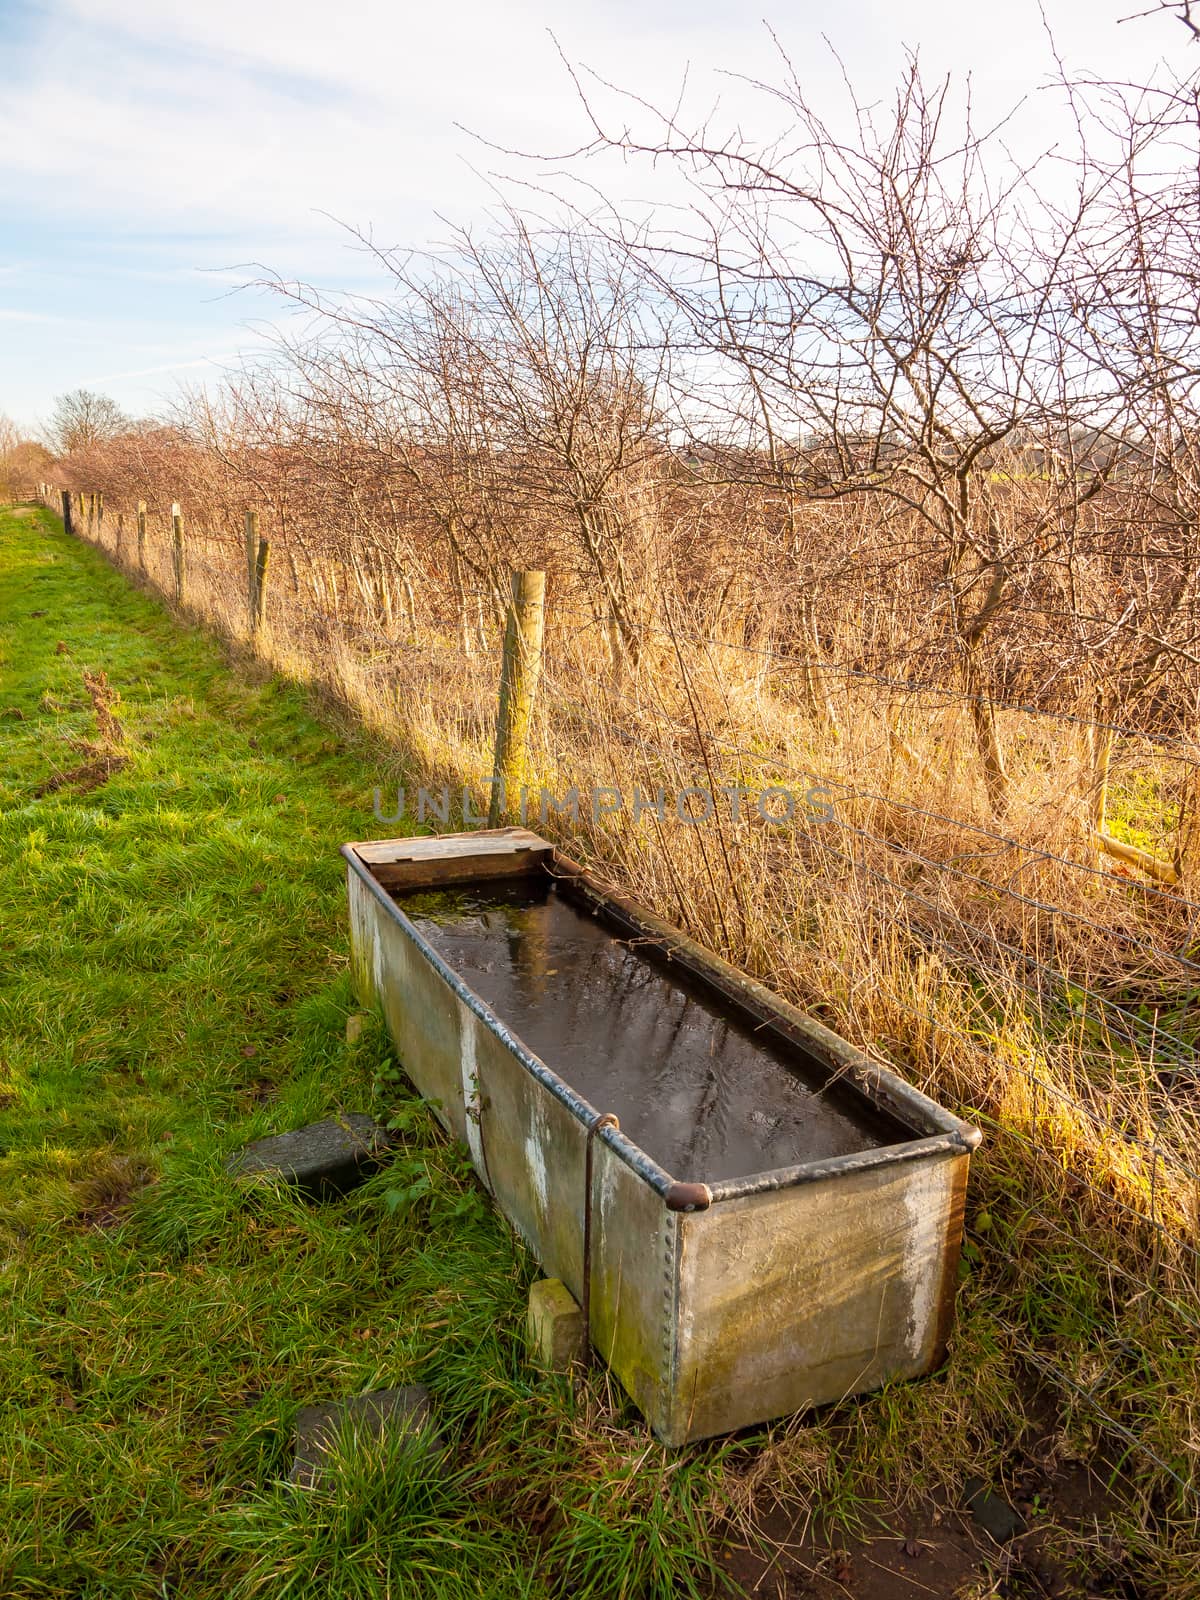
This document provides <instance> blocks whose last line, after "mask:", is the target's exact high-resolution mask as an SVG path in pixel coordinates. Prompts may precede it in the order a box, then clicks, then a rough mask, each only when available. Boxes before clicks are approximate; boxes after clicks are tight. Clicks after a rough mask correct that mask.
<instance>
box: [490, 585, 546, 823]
mask: <svg viewBox="0 0 1200 1600" xmlns="http://www.w3.org/2000/svg"><path fill="white" fill-rule="evenodd" d="M545 596H546V574H545V573H544V572H514V573H513V575H512V603H511V604H510V605H509V608H508V624H507V626H506V628H505V630H504V662H503V665H502V666H501V669H500V709H499V713H498V715H497V717H496V759H495V765H494V768H493V772H492V799H491V805H490V806H489V807H488V827H489V828H495V827H498V826H499V825H500V819H501V817H502V816H503V815H504V814H505V813H506V812H508V813H511V811H512V809H513V804H512V801H513V799H514V798H516V799H517V800H518V803H519V796H520V792H521V786H522V784H523V783H524V782H525V780H526V777H527V775H528V771H529V724H530V721H531V719H532V716H533V701H534V696H535V695H536V693H537V685H538V678H539V676H540V674H541V670H542V632H543V628H544V624H545Z"/></svg>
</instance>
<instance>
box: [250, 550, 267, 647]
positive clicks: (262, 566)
mask: <svg viewBox="0 0 1200 1600" xmlns="http://www.w3.org/2000/svg"><path fill="white" fill-rule="evenodd" d="M270 559H271V541H270V540H269V539H260V540H259V541H258V553H257V555H256V557H255V562H254V619H253V621H252V623H251V630H252V632H254V633H257V632H258V630H259V629H260V628H261V627H262V620H263V617H264V616H265V615H266V609H267V564H268V562H269V561H270Z"/></svg>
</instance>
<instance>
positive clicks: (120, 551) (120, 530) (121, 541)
mask: <svg viewBox="0 0 1200 1600" xmlns="http://www.w3.org/2000/svg"><path fill="white" fill-rule="evenodd" d="M124 554H125V513H124V512H123V511H118V512H117V549H116V556H117V560H118V561H120V560H122V558H123V557H124Z"/></svg>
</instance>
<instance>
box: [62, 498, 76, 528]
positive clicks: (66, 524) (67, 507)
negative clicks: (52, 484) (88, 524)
mask: <svg viewBox="0 0 1200 1600" xmlns="http://www.w3.org/2000/svg"><path fill="white" fill-rule="evenodd" d="M59 493H60V494H61V495H62V519H63V528H64V529H65V530H66V532H67V533H74V532H75V528H74V525H73V523H72V520H71V491H70V489H60V490H59Z"/></svg>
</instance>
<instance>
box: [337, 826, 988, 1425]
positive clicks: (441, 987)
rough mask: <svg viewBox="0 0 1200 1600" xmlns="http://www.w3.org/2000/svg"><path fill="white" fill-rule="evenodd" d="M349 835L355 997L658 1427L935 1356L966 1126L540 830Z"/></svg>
mask: <svg viewBox="0 0 1200 1600" xmlns="http://www.w3.org/2000/svg"><path fill="white" fill-rule="evenodd" d="M342 853H343V855H344V856H345V858H346V861H347V864H348V868H349V873H348V879H349V897H350V927H351V942H352V951H353V964H354V973H355V980H356V984H357V987H358V990H359V993H360V995H361V997H362V998H363V1000H364V1001H366V1002H367V1003H372V1002H374V1003H377V1004H378V1005H379V1006H380V1007H381V1009H382V1011H383V1014H384V1016H385V1018H386V1020H387V1024H388V1027H389V1029H390V1031H391V1034H392V1037H393V1039H394V1041H395V1045H396V1049H397V1053H398V1056H399V1060H400V1062H401V1064H402V1066H403V1067H404V1069H405V1071H406V1072H407V1073H408V1075H409V1076H410V1078H411V1079H412V1081H413V1083H414V1085H415V1086H416V1088H417V1089H418V1091H419V1092H420V1093H421V1094H422V1095H423V1096H424V1097H425V1098H427V1099H428V1100H429V1101H430V1103H431V1105H432V1107H433V1109H434V1111H435V1113H436V1115H437V1116H438V1117H439V1119H440V1120H441V1122H442V1123H443V1124H444V1125H445V1127H446V1128H447V1129H448V1130H449V1131H450V1132H451V1133H452V1134H454V1135H455V1136H456V1137H457V1138H458V1139H460V1140H462V1141H463V1142H464V1143H465V1144H466V1145H467V1146H468V1147H469V1149H470V1151H471V1155H472V1158H473V1161H474V1165H475V1168H476V1170H477V1172H478V1174H479V1177H480V1178H481V1180H482V1182H483V1183H484V1184H485V1185H486V1187H487V1188H488V1190H489V1191H490V1192H491V1194H492V1196H493V1197H494V1199H495V1201H496V1203H497V1205H498V1206H499V1207H500V1209H501V1210H502V1211H503V1212H504V1214H505V1215H506V1216H507V1217H508V1218H509V1219H510V1220H511V1222H512V1223H513V1224H514V1225H515V1226H516V1228H517V1229H518V1230H519V1231H520V1233H521V1234H522V1235H523V1236H524V1238H525V1239H526V1240H527V1241H528V1243H529V1245H530V1246H531V1248H532V1249H533V1251H534V1253H535V1254H536V1256H537V1258H538V1259H539V1261H540V1262H541V1263H542V1265H543V1267H544V1268H545V1270H546V1272H547V1273H548V1274H549V1275H550V1276H552V1277H556V1278H560V1279H562V1281H563V1282H564V1283H565V1284H566V1285H567V1287H568V1288H569V1289H570V1291H571V1293H572V1294H573V1295H574V1296H575V1298H576V1299H577V1300H578V1301H579V1303H580V1305H581V1306H582V1307H583V1309H584V1314H585V1317H586V1320H587V1326H588V1329H589V1334H590V1338H591V1341H592V1344H593V1346H594V1348H595V1349H596V1351H597V1352H598V1353H599V1355H600V1356H601V1357H602V1358H603V1359H604V1360H605V1361H606V1362H607V1363H608V1364H609V1366H610V1367H611V1368H612V1370H613V1371H614V1372H615V1373H616V1375H617V1377H618V1378H619V1379H620V1381H621V1383H622V1384H623V1385H624V1387H625V1389H626V1390H627V1391H628V1393H629V1394H630V1395H631V1396H632V1398H633V1400H634V1401H635V1402H636V1403H637V1405H638V1406H639V1407H640V1409H641V1410H642V1412H643V1413H644V1414H645V1416H646V1417H647V1418H648V1420H649V1421H650V1423H651V1425H652V1426H653V1428H654V1430H655V1432H656V1433H657V1434H658V1436H659V1437H660V1438H661V1439H662V1440H663V1441H664V1442H666V1443H667V1444H670V1445H681V1444H684V1443H686V1442H688V1441H689V1440H693V1439H702V1438H706V1437H709V1436H711V1435H713V1434H719V1433H725V1432H728V1431H731V1430H733V1429H737V1428H741V1427H745V1426H747V1425H749V1424H753V1423H759V1422H765V1421H768V1420H770V1419H771V1418H774V1417H780V1416H784V1415H787V1414H789V1413H791V1412H796V1411H800V1410H803V1409H806V1408H808V1407H811V1406H814V1405H818V1404H821V1403H823V1402H827V1401H836V1400H840V1399H843V1398H844V1397H846V1396H849V1395H852V1394H856V1393H861V1392H862V1391H864V1390H868V1389H871V1388H874V1387H877V1386H878V1385H880V1384H882V1383H884V1382H886V1381H888V1380H889V1379H897V1378H908V1377H914V1376H916V1375H918V1374H920V1373H924V1372H928V1371H929V1370H930V1369H932V1368H933V1367H935V1366H937V1365H938V1364H939V1363H940V1362H941V1360H942V1356H943V1352H944V1350H945V1347H946V1340H947V1336H948V1333H949V1330H950V1324H951V1319H952V1316H953V1310H954V1295H955V1285H956V1281H957V1268H958V1253H959V1242H960V1238H961V1233H962V1218H963V1197H964V1194H965V1190H966V1185H967V1167H968V1164H969V1161H970V1155H971V1151H972V1150H974V1149H975V1148H976V1146H977V1145H978V1143H979V1139H980V1135H979V1132H978V1130H977V1129H975V1128H973V1127H970V1126H968V1125H967V1124H966V1123H963V1122H961V1121H960V1120H959V1119H958V1118H957V1117H954V1116H951V1115H950V1114H949V1113H948V1112H947V1111H944V1110H943V1109H942V1108H941V1107H940V1106H938V1105H936V1104H935V1103H934V1102H933V1101H932V1100H929V1099H927V1098H926V1097H925V1096H924V1095H923V1094H920V1093H918V1092H917V1091H916V1090H915V1089H913V1088H911V1087H910V1086H909V1085H908V1084H906V1083H904V1082H903V1081H902V1080H901V1079H899V1078H898V1077H896V1076H895V1074H894V1073H892V1072H889V1071H888V1070H887V1069H886V1068H885V1067H882V1066H880V1065H879V1064H878V1063H876V1062H874V1061H872V1060H870V1059H869V1058H868V1057H867V1056H865V1055H863V1054H862V1053H861V1052H860V1051H858V1050H856V1049H854V1048H853V1047H852V1046H851V1045H849V1044H847V1043H846V1041H845V1040H843V1039H840V1038H838V1036H837V1035H836V1034H833V1033H831V1032H830V1031H829V1030H828V1029H827V1028H824V1027H822V1026H821V1025H820V1024H819V1023H818V1022H815V1021H814V1020H813V1019H812V1018H810V1017H807V1016H805V1015H804V1014H803V1013H802V1012H800V1011H797V1010H796V1009H795V1008H794V1007H792V1006H790V1005H788V1004H786V1003H785V1002H784V1001H782V1000H780V999H779V998H778V997H777V996H775V995H773V994H772V993H771V992H770V991H769V990H768V989H766V988H764V987H763V986H762V985H761V984H759V983H756V982H754V981H753V980H751V979H749V978H747V977H745V976H744V975H743V974H742V973H740V972H738V971H737V970H736V969H734V968H733V967H731V966H729V965H728V964H727V963H726V962H724V961H722V960H720V959H719V958H718V957H716V956H714V955H712V954H711V953H710V952H708V951H706V950H704V949H702V948H701V947H700V946H698V945H697V944H696V943H694V942H693V941H692V940H690V939H688V938H686V937H685V936H684V935H682V934H681V933H679V932H678V931H677V930H676V929H674V928H672V927H670V925H669V924H667V923H665V922H663V921H661V920H660V919H659V918H658V917H656V916H654V915H653V914H652V913H650V912H649V911H646V910H644V909H643V908H641V907H640V906H637V905H634V904H632V903H631V902H629V901H628V900H626V899H624V898H622V897H621V896H619V895H617V894H615V893H613V892H612V891H611V890H609V889H607V888H606V887H605V886H604V885H603V884H601V883H600V882H598V881H597V880H596V879H594V878H593V877H592V876H591V875H590V874H589V873H587V872H586V871H584V870H583V869H582V868H581V867H579V866H578V865H576V864H575V863H574V862H573V861H571V860H569V859H568V858H567V857H565V856H564V855H563V854H562V853H561V852H559V851H558V850H556V849H555V848H554V847H553V846H552V845H550V844H549V843H547V841H546V840H544V839H542V838H540V837H539V836H538V835H537V834H535V833H531V832H528V831H527V830H525V829H522V828H505V829H499V830H493V831H490V832H475V833H469V834H456V835H449V836H442V837H440V838H414V839H392V840H386V841H382V842H378V841H377V842H374V843H364V844H348V845H346V846H344V848H343V851H342Z"/></svg>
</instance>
